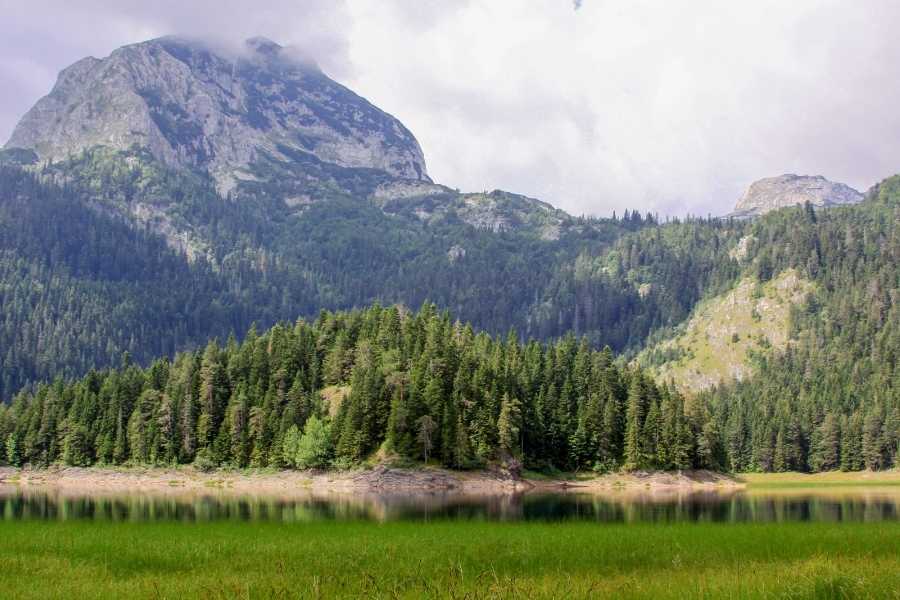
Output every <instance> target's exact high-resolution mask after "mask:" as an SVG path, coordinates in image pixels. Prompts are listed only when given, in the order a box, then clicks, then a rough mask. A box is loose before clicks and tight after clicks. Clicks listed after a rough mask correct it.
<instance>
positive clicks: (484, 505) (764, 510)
mask: <svg viewBox="0 0 900 600" xmlns="http://www.w3.org/2000/svg"><path fill="white" fill-rule="evenodd" d="M898 514H900V490H898V489H888V490H878V489H864V490H852V491H840V492H838V493H833V492H824V493H823V492H818V491H808V492H805V491H801V490H795V491H792V492H791V493H788V494H786V493H779V492H772V493H768V492H764V493H759V492H745V491H740V490H735V491H703V492H685V491H672V492H667V493H660V492H652V493H651V492H645V493H630V492H625V491H620V492H609V493H604V494H582V493H571V492H570V493H541V494H536V493H529V494H520V495H508V494H507V495H496V496H492V495H478V496H474V495H460V494H458V493H446V494H322V493H313V492H310V493H309V494H308V495H306V496H292V497H290V498H277V497H250V496H233V495H226V494H218V493H214V492H210V493H205V494H180V495H158V494H130V495H70V494H68V493H63V492H61V491H59V490H52V489H47V490H38V489H33V488H18V487H15V486H6V487H3V486H0V519H2V520H27V519H31V520H62V521H64V520H73V519H77V520H97V521H131V522H140V521H177V522H208V521H220V520H230V521H251V522H261V521H275V522H285V523H291V522H309V521H329V520H375V521H403V520H408V521H421V520H485V521H572V520H574V521H592V522H600V523H637V522H653V523H675V522H719V523H745V522H785V521H825V522H840V521H856V522H862V521H885V520H897V519H898Z"/></svg>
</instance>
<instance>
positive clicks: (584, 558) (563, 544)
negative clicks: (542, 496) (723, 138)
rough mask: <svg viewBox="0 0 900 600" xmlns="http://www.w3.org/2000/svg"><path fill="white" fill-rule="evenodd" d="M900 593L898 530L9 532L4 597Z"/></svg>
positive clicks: (42, 528)
mask: <svg viewBox="0 0 900 600" xmlns="http://www.w3.org/2000/svg"><path fill="white" fill-rule="evenodd" d="M898 594H900V523H897V522H889V523H877V524H876V523H844V524H821V523H806V524H803V523H790V524H771V525H770V524H765V525H752V524H749V525H721V524H690V523H685V524H677V525H645V524H637V525H598V524H590V523H557V524H551V523H533V522H532V523H522V522H520V523H482V522H436V523H410V522H394V523H387V524H377V523H366V522H337V523H334V522H332V523H321V522H317V523H310V524H303V525H278V524H244V523H233V522H231V523H228V522H219V523H212V524H194V525H191V524H178V523H171V522H167V523H134V524H112V523H91V522H77V521H74V522H43V521H37V522H27V521H7V522H0V596H2V597H3V598H80V597H84V598H122V597H127V598H189V597H190V598H193V597H201V598H295V597H309V598H316V597H338V596H340V597H358V598H373V597H375V598H382V597H383V598H394V597H400V598H421V597H439V598H464V597H468V598H579V597H582V598H586V597H597V596H608V597H616V598H709V597H731V598H755V597H772V596H777V597H785V598H848V597H867V598H868V597H884V598H896V597H898Z"/></svg>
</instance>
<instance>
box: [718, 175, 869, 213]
mask: <svg viewBox="0 0 900 600" xmlns="http://www.w3.org/2000/svg"><path fill="white" fill-rule="evenodd" d="M862 199H863V195H862V194H861V193H859V192H858V191H856V190H854V189H853V188H851V187H850V186H848V185H845V184H843V183H835V182H832V181H829V180H827V179H825V178H824V177H822V176H821V175H817V176H809V175H780V176H778V177H768V178H766V179H760V180H759V181H755V182H754V183H753V184H751V185H750V187H749V188H747V191H746V192H744V195H743V196H742V197H741V199H740V200H738V203H737V205H735V207H734V212H733V213H732V215H731V216H735V217H754V216H759V215H762V214H765V213H767V212H769V211H772V210H776V209H779V208H784V207H786V206H794V205H797V204H804V203H806V202H809V203H810V204H812V205H813V206H816V207H828V206H836V205H840V204H854V203H856V202H859V201H861V200H862Z"/></svg>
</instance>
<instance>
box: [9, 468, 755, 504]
mask: <svg viewBox="0 0 900 600" xmlns="http://www.w3.org/2000/svg"><path fill="white" fill-rule="evenodd" d="M0 487H5V488H8V487H18V488H19V489H29V490H38V489H44V490H46V489H53V490H55V491H59V492H63V493H66V494H72V495H78V494H85V495H86V494H119V493H161V494H166V495H172V494H189V493H193V494H196V493H198V492H202V493H222V492H224V493H228V494H234V495H255V496H281V497H284V496H307V495H310V494H328V493H337V494H361V493H363V494H385V495H388V494H459V495H518V494H528V493H551V492H555V493H610V492H616V491H630V492H655V491H660V492H694V491H703V490H707V491H712V490H722V489H724V490H738V489H743V488H744V487H745V484H744V483H743V482H741V481H739V480H738V479H736V478H734V477H732V476H730V475H725V474H720V473H714V472H711V471H683V472H636V473H613V474H608V475H602V476H597V477H593V478H585V479H564V478H550V477H548V478H543V477H541V478H528V477H525V478H522V477H513V476H511V475H510V474H508V473H505V472H498V471H491V470H475V471H451V470H448V469H443V468H437V467H419V468H412V469H409V468H392V467H387V466H383V465H379V466H376V467H374V468H371V469H355V470H348V471H292V470H280V471H269V470H260V471H252V470H224V469H223V470H216V471H211V472H201V471H198V470H196V469H194V468H193V467H190V466H187V465H186V466H179V467H96V466H95V467H64V466H51V467H48V468H40V469H31V468H23V469H19V468H15V467H0Z"/></svg>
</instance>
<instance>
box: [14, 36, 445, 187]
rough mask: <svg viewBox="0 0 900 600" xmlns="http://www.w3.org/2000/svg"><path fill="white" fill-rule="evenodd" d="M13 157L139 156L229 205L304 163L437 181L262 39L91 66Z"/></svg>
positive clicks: (376, 121) (63, 79)
mask: <svg viewBox="0 0 900 600" xmlns="http://www.w3.org/2000/svg"><path fill="white" fill-rule="evenodd" d="M6 146H7V148H24V149H30V150H33V151H35V152H36V153H37V155H38V157H39V159H40V160H43V161H49V160H52V161H60V160H66V159H68V158H69V157H72V156H75V155H78V154H80V153H81V152H83V151H85V150H89V149H92V148H95V147H104V148H108V149H111V150H117V151H127V150H129V149H131V148H132V147H134V146H138V147H140V148H145V149H147V150H148V151H149V152H150V154H151V155H152V156H153V157H154V158H155V159H157V160H158V161H160V162H162V163H163V164H165V165H166V166H169V167H182V168H191V169H199V170H202V171H204V172H206V173H208V174H209V175H210V176H211V177H212V179H213V180H214V181H215V182H216V187H217V189H218V190H219V192H220V193H222V194H225V193H228V192H230V191H232V190H234V189H235V188H239V187H240V186H241V184H242V183H243V182H248V181H253V182H256V181H259V180H260V179H266V178H271V177H275V176H276V174H278V175H279V176H280V175H281V174H282V173H283V172H285V171H287V172H292V169H291V165H292V164H293V163H295V162H309V163H312V164H314V165H317V168H321V166H320V163H321V164H324V165H329V166H334V167H337V168H338V169H339V170H340V169H349V170H358V169H374V170H377V171H381V172H384V173H387V174H389V175H391V176H393V177H397V178H405V179H412V180H416V181H426V182H427V181H430V179H429V178H428V174H427V171H426V168H425V159H424V158H423V156H422V150H421V148H420V147H419V144H418V142H417V141H416V139H415V137H413V135H412V133H410V132H409V130H408V129H406V127H404V126H403V124H402V123H400V122H399V121H398V120H397V119H395V118H393V117H392V116H390V115H389V114H387V113H385V112H383V111H381V110H379V109H378V108H376V107H375V106H373V105H372V104H370V103H369V102H367V101H366V100H365V99H363V98H361V97H359V96H357V95H356V94H354V93H353V92H351V91H350V90H348V89H347V88H345V87H344V86H342V85H340V84H338V83H336V82H334V81H332V80H331V79H329V78H328V77H327V76H326V75H325V74H324V73H322V71H321V70H319V69H318V68H317V67H316V66H315V65H314V64H311V63H308V62H304V61H303V60H301V59H300V58H298V57H297V56H295V55H294V54H293V53H292V52H291V51H290V49H286V48H283V47H281V46H279V45H278V44H275V43H274V42H271V41H269V40H266V39H263V38H253V39H250V40H247V41H246V42H245V44H244V45H243V47H241V48H238V49H234V50H226V51H221V50H219V51H217V50H215V49H213V48H211V47H209V46H207V45H205V44H202V43H198V42H192V41H189V40H185V39H181V38H177V37H164V38H160V39H156V40H151V41H148V42H143V43H140V44H134V45H130V46H125V47H123V48H119V49H118V50H116V51H115V52H113V53H112V54H110V55H109V56H108V57H107V58H104V59H96V58H85V59H83V60H80V61H78V62H77V63H75V64H73V65H72V66H70V67H68V68H67V69H65V70H64V71H63V72H62V73H60V75H59V79H58V80H57V82H56V85H55V86H54V88H53V90H52V91H51V92H50V94H48V95H47V96H45V97H44V98H42V99H41V100H39V101H38V103H37V104H36V105H35V106H34V107H33V108H32V109H31V110H30V111H28V113H27V114H26V115H25V116H24V118H23V119H22V120H21V122H20V123H19V124H18V126H17V127H16V128H15V130H14V131H13V134H12V137H11V138H10V140H9V142H8V143H7V145H6ZM294 174H295V175H296V176H297V177H296V179H297V181H295V182H294V183H295V186H296V188H297V189H296V193H297V194H298V195H299V196H302V195H303V192H304V191H307V189H306V188H310V189H315V186H316V185H324V184H325V183H327V181H326V180H325V178H324V177H323V176H322V175H321V173H319V172H316V177H317V181H316V182H315V185H313V184H310V183H309V182H304V181H301V179H303V177H302V175H301V174H300V173H294ZM308 193H313V192H308ZM286 201H289V200H287V199H286Z"/></svg>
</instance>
